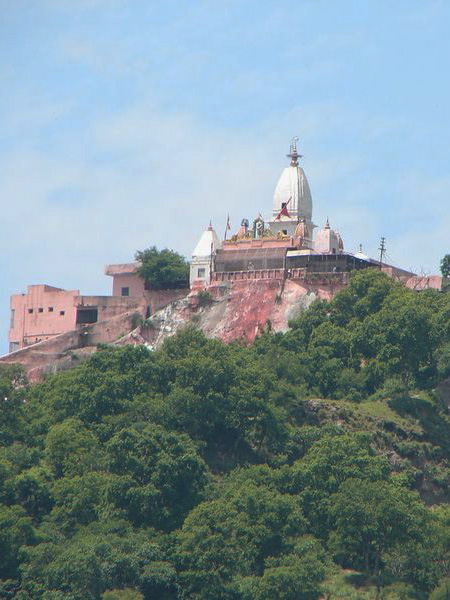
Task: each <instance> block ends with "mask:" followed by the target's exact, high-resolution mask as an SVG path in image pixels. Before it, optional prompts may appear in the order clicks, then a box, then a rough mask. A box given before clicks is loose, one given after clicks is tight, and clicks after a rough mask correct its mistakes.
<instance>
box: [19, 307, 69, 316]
mask: <svg viewBox="0 0 450 600" xmlns="http://www.w3.org/2000/svg"><path fill="white" fill-rule="evenodd" d="M37 311H38V313H43V312H44V309H43V308H38V309H37ZM48 312H49V313H50V312H53V306H49V307H48ZM33 313H34V308H29V309H28V314H29V315H32V314H33ZM59 314H60V315H61V317H63V316H64V315H65V314H66V311H65V310H60V311H59Z"/></svg>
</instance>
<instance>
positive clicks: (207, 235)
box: [192, 224, 222, 257]
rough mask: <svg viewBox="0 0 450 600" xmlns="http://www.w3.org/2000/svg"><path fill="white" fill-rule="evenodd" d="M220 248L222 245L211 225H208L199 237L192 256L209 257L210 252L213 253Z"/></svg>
mask: <svg viewBox="0 0 450 600" xmlns="http://www.w3.org/2000/svg"><path fill="white" fill-rule="evenodd" d="M221 247H222V243H221V241H220V240H219V238H218V237H217V234H216V232H215V231H214V229H213V227H212V225H211V224H210V225H209V227H208V229H205V231H204V232H203V233H202V235H201V236H200V239H199V240H198V242H197V245H196V246H195V248H194V252H193V253H192V256H193V257H195V256H210V255H211V254H212V252H215V251H216V250H217V249H218V248H221Z"/></svg>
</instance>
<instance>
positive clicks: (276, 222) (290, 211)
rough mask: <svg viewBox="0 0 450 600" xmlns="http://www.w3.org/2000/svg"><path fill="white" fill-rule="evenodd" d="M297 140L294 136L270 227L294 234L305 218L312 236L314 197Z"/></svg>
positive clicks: (274, 200)
mask: <svg viewBox="0 0 450 600" xmlns="http://www.w3.org/2000/svg"><path fill="white" fill-rule="evenodd" d="M297 140H298V138H296V137H295V138H293V140H292V143H291V147H290V152H289V154H288V155H287V156H288V158H290V159H291V160H290V164H289V166H288V167H286V168H285V169H283V172H282V173H281V177H280V179H279V180H278V183H277V186H276V188H275V193H274V197H273V211H272V219H270V221H269V227H270V229H271V230H272V231H273V233H274V234H278V233H279V232H283V233H285V235H289V236H294V234H295V229H296V227H297V225H298V223H299V222H300V220H302V219H304V221H305V225H306V229H307V231H308V233H309V237H310V238H312V234H313V229H314V224H313V222H312V198H311V191H310V189H309V185H308V180H307V179H306V175H305V172H304V171H303V169H302V168H301V167H300V166H299V164H298V161H299V158H302V155H301V154H299V153H298V151H297Z"/></svg>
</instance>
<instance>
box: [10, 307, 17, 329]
mask: <svg viewBox="0 0 450 600" xmlns="http://www.w3.org/2000/svg"><path fill="white" fill-rule="evenodd" d="M15 314H16V311H15V309H14V308H12V309H11V321H10V323H9V327H10V329H14V316H15Z"/></svg>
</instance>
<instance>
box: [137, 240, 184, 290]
mask: <svg viewBox="0 0 450 600" xmlns="http://www.w3.org/2000/svg"><path fill="white" fill-rule="evenodd" d="M136 260H137V261H138V262H139V263H140V265H139V266H138V269H137V273H138V275H139V277H141V278H142V279H144V281H145V283H146V284H147V285H148V286H149V287H150V289H155V290H161V289H173V288H185V287H187V286H188V285H189V263H188V262H187V261H186V259H185V258H184V257H183V256H181V254H178V252H174V251H173V250H169V249H168V248H163V249H162V250H158V248H157V247H156V246H151V247H150V248H146V249H145V250H138V251H137V252H136Z"/></svg>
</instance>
